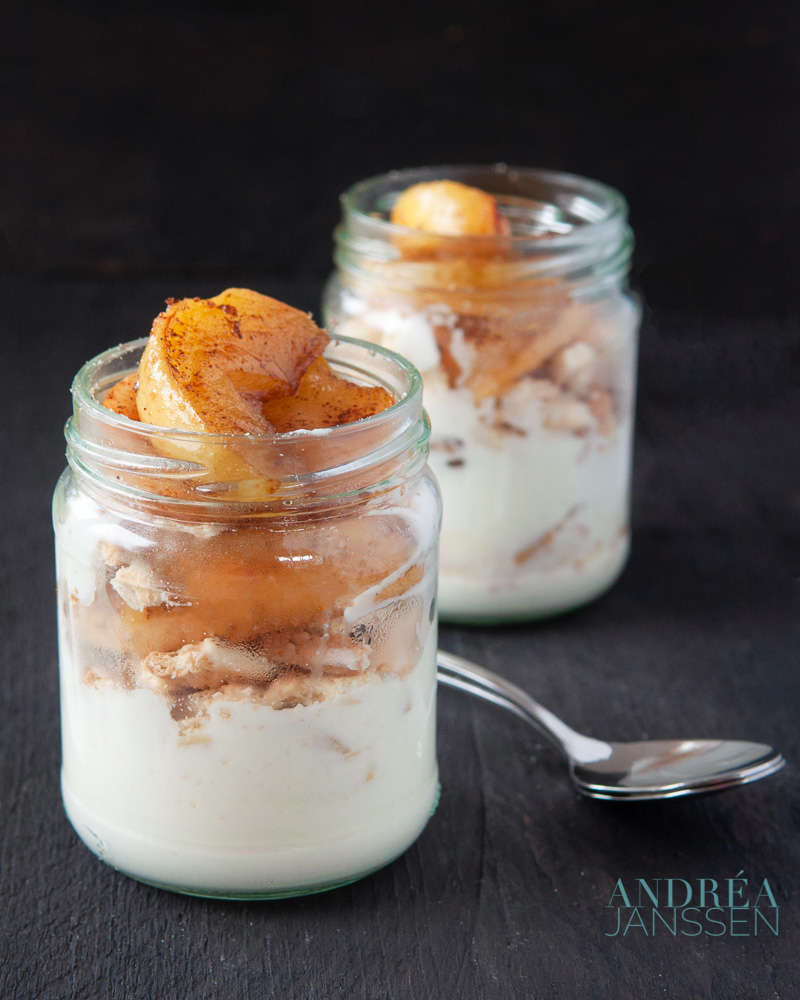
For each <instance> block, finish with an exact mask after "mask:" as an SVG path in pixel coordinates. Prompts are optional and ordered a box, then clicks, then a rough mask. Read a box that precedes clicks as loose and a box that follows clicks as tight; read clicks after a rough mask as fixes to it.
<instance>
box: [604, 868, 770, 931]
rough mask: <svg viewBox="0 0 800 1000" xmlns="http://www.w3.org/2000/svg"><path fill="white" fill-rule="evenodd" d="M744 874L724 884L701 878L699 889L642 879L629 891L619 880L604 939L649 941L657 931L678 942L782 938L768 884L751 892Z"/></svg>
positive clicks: (682, 882)
mask: <svg viewBox="0 0 800 1000" xmlns="http://www.w3.org/2000/svg"><path fill="white" fill-rule="evenodd" d="M742 875H744V871H740V872H739V873H738V874H737V875H735V876H734V877H733V878H728V879H723V880H722V881H721V882H717V880H716V879H713V878H701V879H697V880H696V881H695V884H694V887H693V886H692V883H691V882H687V881H686V879H682V878H656V879H643V878H639V879H635V881H634V882H633V884H631V883H630V882H629V884H628V887H627V888H626V886H625V884H624V883H623V881H622V879H617V882H616V884H615V886H614V890H613V892H612V893H611V898H610V899H609V901H608V903H607V904H606V909H607V910H611V911H612V914H613V911H616V914H615V915H612V917H611V923H612V928H611V930H609V931H606V932H605V936H606V937H617V936H620V935H621V936H622V937H625V936H626V935H627V934H631V933H634V932H636V931H638V932H639V933H642V934H644V935H645V936H646V937H651V936H654V935H655V934H656V932H657V931H660V932H661V933H669V934H671V935H672V936H673V937H677V936H678V935H682V936H684V937H698V936H699V935H700V934H706V935H707V936H708V937H722V936H723V935H725V934H729V935H731V936H732V937H748V936H750V935H752V936H754V937H755V936H757V935H758V933H759V931H760V932H761V933H771V934H774V935H775V936H777V934H778V925H779V914H780V909H779V907H778V904H777V903H776V901H775V895H774V893H773V891H772V888H771V887H770V884H769V881H768V880H767V879H762V880H761V881H759V882H757V883H755V885H753V886H752V887H751V886H750V883H749V880H748V879H746V878H742ZM629 890H630V891H629ZM755 890H757V892H756V893H755V896H754V897H753V891H755ZM751 897H753V898H751Z"/></svg>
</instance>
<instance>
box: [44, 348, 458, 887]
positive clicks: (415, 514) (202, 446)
mask: <svg viewBox="0 0 800 1000" xmlns="http://www.w3.org/2000/svg"><path fill="white" fill-rule="evenodd" d="M144 343H145V341H137V342H136V343H132V344H125V345H123V346H121V347H118V348H114V349H113V350H111V351H107V352H106V353H105V354H101V355H100V356H99V357H97V358H95V359H94V360H93V361H91V362H89V363H88V364H87V365H85V366H84V368H83V369H81V371H80V372H79V374H78V375H77V377H76V379H75V382H74V384H73V396H74V414H73V417H72V418H71V420H70V421H69V423H68V424H67V430H66V436H67V443H68V449H67V457H68V461H69V468H68V469H67V470H66V471H65V472H64V474H63V476H62V477H61V480H60V481H59V484H58V487H57V489H56V493H55V498H54V522H55V531H56V552H57V575H58V613H59V643H60V671H61V705H62V739H63V767H62V791H63V798H64V804H65V807H66V811H67V815H68V817H69V819H70V821H71V823H72V825H73V826H74V827H75V830H76V831H77V832H78V834H79V836H80V837H81V839H82V840H83V841H84V842H85V843H86V845H87V846H88V847H89V848H90V849H91V850H92V851H94V852H95V853H96V854H97V855H98V857H100V858H102V859H103V860H104V861H106V862H108V863H109V864H111V865H113V866H114V867H115V868H118V869H119V870H120V871H122V872H125V873H126V874H128V875H131V876H133V877H135V878H138V879H140V880H142V881H145V882H149V883H151V884H154V885H157V886H160V887H162V888H168V889H173V890H177V891H180V892H185V893H191V894H195V895H203V896H221V897H228V898H271V897H281V896H289V895H301V894H305V893H309V892H316V891H321V890H323V889H329V888H333V887H335V886H338V885H342V884H345V883H347V882H350V881H353V880H355V879H357V878H360V877H361V876H363V875H365V874H368V873H369V872H372V871H374V870H375V869H377V868H380V867H382V866H383V865H385V864H387V863H388V862H390V861H392V860H393V859H394V858H396V857H397V856H398V855H400V854H401V853H402V852H403V851H404V850H405V849H406V848H407V847H408V846H409V845H410V844H411V843H413V841H414V840H415V839H416V838H417V836H418V835H419V833H420V832H421V831H422V829H423V827H424V826H425V824H426V822H427V820H428V817H429V816H430V815H431V813H432V811H433V809H434V808H435V804H436V800H437V795H438V782H437V767H436V752H435V689H436V662H435V661H436V614H435V591H436V554H437V552H436V550H437V533H438V527H439V517H440V501H439V496H438V491H437V488H436V483H435V480H434V479H433V477H432V476H431V474H430V472H429V471H428V469H427V467H426V464H425V463H426V456H427V451H428V435H429V430H428V424H427V418H426V417H425V415H424V413H423V410H422V402H421V396H422V387H421V380H420V378H419V375H418V373H417V372H416V371H415V370H414V369H413V368H412V367H411V366H410V365H409V364H408V363H407V362H405V361H404V360H403V359H401V358H398V357H396V356H394V355H392V354H391V353H389V352H387V351H385V350H383V349H380V348H374V347H371V346H370V345H366V344H358V343H353V342H349V341H346V340H340V341H338V342H333V343H332V344H331V345H330V347H329V348H328V350H327V351H326V355H325V356H326V357H327V359H328V361H329V362H330V363H331V365H332V366H333V368H334V370H335V371H336V372H338V373H340V374H342V375H343V376H345V377H346V378H348V379H350V380H351V381H355V382H358V383H359V384H362V385H380V386H382V387H384V388H385V389H387V390H388V391H390V392H391V393H392V394H393V396H394V398H395V399H396V400H397V402H396V403H395V404H394V405H393V406H391V407H390V408H389V409H387V410H385V411H383V412H382V413H379V414H376V415H375V416H372V417H368V418H366V419H363V420H360V421H357V422H355V423H352V424H347V425H341V426H337V427H333V428H326V429H324V430H311V431H294V432H292V433H288V434H280V435H279V434H276V435H274V436H267V435H264V436H255V437H254V436H249V437H248V436H246V435H241V436H239V435H237V436H233V435H231V436H213V435H207V434H195V433H188V432H179V431H167V430H163V429H160V428H156V427H153V426H150V425H147V424H139V423H136V422H135V421H131V420H128V419H127V418H126V417H122V416H119V415H117V414H116V413H113V412H112V411H111V410H108V409H105V408H104V407H103V406H102V405H101V402H100V401H101V400H102V399H103V398H104V395H105V392H106V391H107V390H108V389H109V388H110V387H111V386H112V385H113V384H114V383H116V382H117V381H118V380H119V379H120V378H121V377H123V376H124V375H126V374H128V373H129V372H131V371H133V370H135V368H136V365H137V364H138V359H139V355H140V354H141V351H142V348H143V346H144ZM221 469H224V470H225V471H226V475H224V476H220V470H221ZM212 470H213V473H214V474H212ZM265 476H266V477H269V478H268V479H265V478H264V477H265Z"/></svg>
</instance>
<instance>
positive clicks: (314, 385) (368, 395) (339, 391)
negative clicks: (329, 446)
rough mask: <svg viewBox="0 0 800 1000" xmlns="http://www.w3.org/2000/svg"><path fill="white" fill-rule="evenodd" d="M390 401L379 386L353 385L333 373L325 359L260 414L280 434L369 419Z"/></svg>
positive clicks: (317, 359)
mask: <svg viewBox="0 0 800 1000" xmlns="http://www.w3.org/2000/svg"><path fill="white" fill-rule="evenodd" d="M393 402H394V400H393V399H392V397H391V396H390V395H389V393H388V392H387V391H386V390H385V389H381V388H380V387H379V386H365V385H357V384H356V383H355V382H350V381H348V380H347V379H344V378H340V377H339V376H338V375H336V374H335V372H334V371H333V369H332V368H331V366H330V365H329V364H328V362H327V361H326V360H325V358H316V359H315V360H314V361H312V362H311V364H310V365H309V366H308V368H307V370H306V372H305V374H304V375H303V377H302V378H301V379H300V383H299V385H298V387H297V391H296V392H295V393H293V394H292V395H290V396H275V397H273V398H272V399H268V400H267V401H266V402H265V403H264V404H263V405H262V413H263V414H264V417H265V418H266V419H267V420H268V421H269V423H270V424H271V426H272V427H273V428H274V429H275V430H276V431H279V432H281V433H286V432H287V431H296V430H299V429H300V428H306V429H313V428H318V427H338V426H339V425H341V424H350V423H353V421H355V420H361V419H362V418H363V417H371V416H373V415H374V414H376V413H380V412H381V411H382V410H385V409H387V408H388V407H389V406H391V405H392V403H393Z"/></svg>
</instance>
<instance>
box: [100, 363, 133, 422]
mask: <svg viewBox="0 0 800 1000" xmlns="http://www.w3.org/2000/svg"><path fill="white" fill-rule="evenodd" d="M137 378H138V374H137V373H136V372H132V373H131V374H130V375H126V376H125V378H123V379H120V380H119V382H117V384H116V385H113V386H112V387H111V388H110V389H109V390H108V392H107V393H106V398H105V399H104V400H103V406H105V407H106V408H107V409H109V410H113V411H114V413H118V414H119V415H120V416H122V417H127V418H128V419H129V420H138V419H139V410H138V409H137V407H136V380H137Z"/></svg>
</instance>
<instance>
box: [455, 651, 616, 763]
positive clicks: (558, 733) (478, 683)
mask: <svg viewBox="0 0 800 1000" xmlns="http://www.w3.org/2000/svg"><path fill="white" fill-rule="evenodd" d="M436 665H437V667H438V671H437V677H438V679H439V683H440V684H445V685H446V686H447V687H452V688H456V689H458V690H460V691H466V692H468V693H469V694H474V695H476V696H477V697H478V698H483V699H484V701H490V702H492V703H493V704H494V705H499V706H500V707H501V708H506V709H508V710H509V711H511V712H513V713H514V714H515V715H517V716H519V718H521V719H524V720H525V721H526V722H528V723H530V725H532V726H533V727H534V728H535V729H538V730H539V732H540V733H542V735H544V736H546V737H547V739H549V740H550V742H551V743H554V744H555V745H556V746H557V747H558V748H559V749H560V750H561V751H562V752H563V753H565V754H566V756H567V757H569V758H572V759H573V760H578V761H580V760H598V759H602V758H604V757H607V756H608V754H609V752H610V747H609V746H608V744H607V743H603V741H602V740H595V739H592V738H591V737H589V736H582V735H581V734H580V733H576V732H575V730H574V729H571V728H570V727H569V726H568V725H567V724H566V723H565V722H562V721H561V719H559V718H558V717H557V716H555V715H553V713H552V712H550V711H549V710H548V709H546V708H545V707H544V706H543V705H540V704H539V702H538V701H536V700H535V699H534V698H532V697H531V696H530V695H529V694H528V692H527V691H523V690H522V688H520V687H517V685H516V684H512V683H511V681H507V680H506V679H505V678H504V677H500V676H498V675H497V674H493V673H492V672H491V671H490V670H486V669H485V668H484V667H479V666H478V665H477V664H475V663H470V662H469V660H464V659H462V657H460V656H456V655H455V654H454V653H446V652H444V650H441V649H440V650H439V651H438V653H437V654H436Z"/></svg>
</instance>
